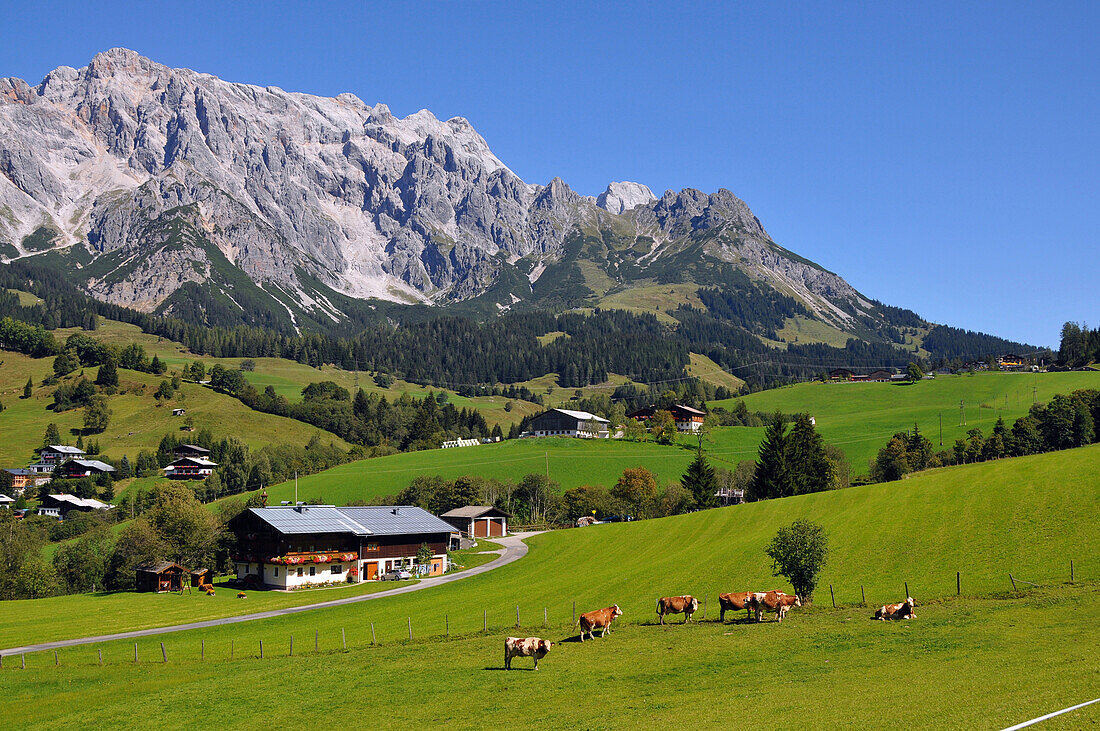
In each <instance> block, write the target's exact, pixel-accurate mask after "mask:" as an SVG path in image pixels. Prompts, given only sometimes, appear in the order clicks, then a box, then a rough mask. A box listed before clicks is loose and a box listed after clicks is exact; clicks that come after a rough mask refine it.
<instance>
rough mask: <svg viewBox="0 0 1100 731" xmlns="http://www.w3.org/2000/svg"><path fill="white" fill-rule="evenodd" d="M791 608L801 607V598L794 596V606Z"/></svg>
mask: <svg viewBox="0 0 1100 731" xmlns="http://www.w3.org/2000/svg"><path fill="white" fill-rule="evenodd" d="M793 606H796V607H801V606H802V597H800V596H798V594H795V595H794V605H793Z"/></svg>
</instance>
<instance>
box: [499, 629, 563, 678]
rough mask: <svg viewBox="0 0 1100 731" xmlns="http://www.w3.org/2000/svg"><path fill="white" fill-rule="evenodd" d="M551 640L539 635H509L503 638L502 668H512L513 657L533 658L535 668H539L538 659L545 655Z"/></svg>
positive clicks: (551, 644)
mask: <svg viewBox="0 0 1100 731" xmlns="http://www.w3.org/2000/svg"><path fill="white" fill-rule="evenodd" d="M553 646H554V643H553V642H550V641H549V640H544V639H542V638H541V637H509V638H508V639H506V640H504V669H505V670H511V669H512V658H513V657H533V658H535V670H538V669H539V660H540V659H542V658H544V657H546V653H548V652H550V648H551V647H553Z"/></svg>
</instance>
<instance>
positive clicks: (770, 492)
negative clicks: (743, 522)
mask: <svg viewBox="0 0 1100 731" xmlns="http://www.w3.org/2000/svg"><path fill="white" fill-rule="evenodd" d="M786 432H787V425H786V424H784V423H783V415H782V414H781V413H779V412H778V411H777V412H776V413H775V415H774V416H773V417H772V420H771V423H770V424H769V425H768V428H767V429H766V430H765V431H764V440H763V441H762V442H761V443H760V452H759V454H758V456H757V460H756V474H755V475H754V476H753V480H752V486H751V495H752V498H753V499H754V500H765V499H767V498H772V497H779V496H781V495H783V494H784V489H785V486H786V485H787V483H788V482H789V481H790V473H789V470H788V468H787V450H786V441H787V435H786Z"/></svg>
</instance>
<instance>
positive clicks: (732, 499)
mask: <svg viewBox="0 0 1100 731" xmlns="http://www.w3.org/2000/svg"><path fill="white" fill-rule="evenodd" d="M714 496H715V497H716V498H718V502H719V503H720V504H721V505H723V506H726V505H740V504H741V503H743V502H745V491H744V490H739V489H737V488H734V487H720V488H718V492H716V493H714Z"/></svg>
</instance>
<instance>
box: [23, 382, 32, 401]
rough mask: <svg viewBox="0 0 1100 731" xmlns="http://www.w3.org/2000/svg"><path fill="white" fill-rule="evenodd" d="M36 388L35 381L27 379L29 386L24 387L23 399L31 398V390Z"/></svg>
mask: <svg viewBox="0 0 1100 731" xmlns="http://www.w3.org/2000/svg"><path fill="white" fill-rule="evenodd" d="M32 388H34V381H32V380H31V379H30V378H28V379H27V385H26V386H23V398H30V397H31V389H32Z"/></svg>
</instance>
